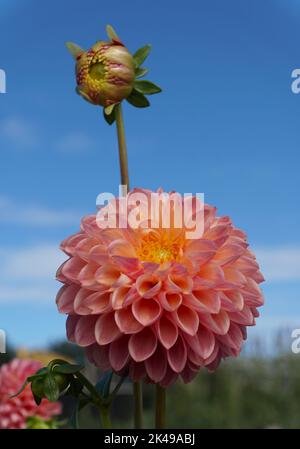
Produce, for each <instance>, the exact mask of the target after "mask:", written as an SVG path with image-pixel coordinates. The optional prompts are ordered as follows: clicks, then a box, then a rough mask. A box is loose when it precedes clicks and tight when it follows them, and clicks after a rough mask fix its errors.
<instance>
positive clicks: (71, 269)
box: [61, 256, 86, 282]
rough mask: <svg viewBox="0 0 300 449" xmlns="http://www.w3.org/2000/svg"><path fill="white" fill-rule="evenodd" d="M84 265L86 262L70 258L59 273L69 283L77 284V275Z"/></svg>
mask: <svg viewBox="0 0 300 449" xmlns="http://www.w3.org/2000/svg"><path fill="white" fill-rule="evenodd" d="M85 265H86V262H84V261H83V260H82V259H79V257H76V256H75V257H71V259H69V260H67V262H65V263H64V265H63V266H62V270H61V272H62V274H63V275H64V276H65V277H66V278H67V279H69V280H70V281H73V282H78V276H79V273H80V271H81V270H82V269H83V268H84V267H85Z"/></svg>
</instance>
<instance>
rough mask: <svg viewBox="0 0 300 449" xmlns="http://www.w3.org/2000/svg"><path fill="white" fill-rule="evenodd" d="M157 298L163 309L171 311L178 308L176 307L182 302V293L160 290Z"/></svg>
mask: <svg viewBox="0 0 300 449" xmlns="http://www.w3.org/2000/svg"><path fill="white" fill-rule="evenodd" d="M158 299H159V301H160V304H161V305H162V307H163V308H164V309H165V310H168V311H169V312H173V311H174V310H176V309H178V307H179V306H180V305H181V303H182V295H181V294H180V293H176V292H174V293H168V292H161V293H160V294H159V295H158Z"/></svg>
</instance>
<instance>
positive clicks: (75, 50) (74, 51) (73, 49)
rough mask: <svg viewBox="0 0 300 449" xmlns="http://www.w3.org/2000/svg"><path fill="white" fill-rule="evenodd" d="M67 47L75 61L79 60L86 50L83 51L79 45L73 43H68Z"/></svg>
mask: <svg viewBox="0 0 300 449" xmlns="http://www.w3.org/2000/svg"><path fill="white" fill-rule="evenodd" d="M66 46H67V49H68V50H69V52H70V53H71V55H72V56H73V58H74V59H77V58H78V56H80V55H82V53H84V50H82V48H80V47H79V45H77V44H74V43H73V42H66Z"/></svg>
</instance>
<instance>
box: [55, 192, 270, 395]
mask: <svg viewBox="0 0 300 449" xmlns="http://www.w3.org/2000/svg"><path fill="white" fill-rule="evenodd" d="M136 193H142V194H143V195H145V197H146V198H149V199H150V196H151V192H150V191H148V190H137V189H135V190H133V191H132V192H130V193H129V194H128V195H127V200H129V199H130V198H131V195H133V194H136ZM165 195H167V197H168V200H169V202H170V204H171V208H173V201H172V200H173V199H174V198H175V195H176V194H174V193H170V194H165ZM196 201H197V200H196V199H194V203H193V204H196ZM116 204H117V205H118V204H120V200H119V201H117V202H116ZM108 208H109V205H108V206H106V207H104V208H103V209H101V211H100V218H101V219H103V217H105V216H107V215H108V210H109V209H108ZM143 210H144V212H145V209H142V211H141V212H140V213H141V216H142V218H143V213H144V212H143ZM130 211H131V212H132V208H131V209H130V210H129V213H128V211H126V212H124V210H123V208H121V207H119V208H117V222H118V224H119V226H118V227H115V228H114V229H111V228H107V229H105V228H103V226H102V225H101V223H100V221H101V220H99V214H98V215H90V216H87V217H84V218H83V219H82V222H81V230H80V231H79V232H78V233H76V234H75V235H72V236H71V237H69V238H67V239H66V240H64V241H63V242H62V244H61V249H62V250H63V251H64V252H65V253H66V254H67V255H68V256H69V259H68V260H67V261H66V262H65V263H64V264H63V265H62V266H61V267H60V268H59V270H58V273H57V279H58V280H59V281H61V282H62V283H64V286H63V287H62V288H61V290H60V291H59V293H58V296H57V305H58V309H59V311H60V312H62V313H65V314H67V315H68V319H67V336H68V338H69V340H70V341H72V342H75V343H77V344H78V345H79V346H82V347H85V348H86V353H87V356H88V358H89V360H90V361H91V362H92V363H94V364H95V365H97V366H98V367H99V368H100V369H102V370H109V369H112V370H113V371H114V372H116V373H117V374H120V375H124V374H128V375H129V376H130V377H131V378H132V379H133V380H134V381H138V380H140V379H144V380H145V381H148V382H152V383H157V384H160V385H161V386H162V387H166V386H168V385H170V384H172V383H173V382H175V381H176V379H177V378H178V376H181V377H182V379H183V381H184V382H185V383H187V382H190V381H191V380H192V379H193V378H194V377H195V376H196V374H197V373H198V371H199V369H200V368H202V367H206V368H207V369H209V370H215V369H216V368H217V366H218V365H219V363H220V361H221V359H224V358H226V357H228V356H237V355H238V354H239V353H240V351H241V348H242V344H243V340H245V339H246V328H247V327H248V326H253V325H254V324H255V319H256V317H258V315H259V313H258V310H257V308H258V307H260V306H261V305H262V304H263V296H262V292H261V290H260V288H259V284H260V283H261V282H262V281H263V276H262V274H261V273H260V271H259V266H258V264H257V262H256V259H255V256H254V254H253V253H252V252H251V250H250V249H249V247H248V243H247V238H246V235H245V233H244V232H243V231H241V230H240V229H238V228H236V227H235V226H234V225H233V223H232V221H231V219H230V218H229V217H227V216H223V217H218V216H217V214H216V208H215V207H212V206H209V205H207V204H205V205H204V204H202V211H203V227H202V231H201V235H199V236H198V237H197V238H187V235H188V234H187V232H186V231H187V226H186V225H183V226H182V227H181V228H177V227H175V225H174V221H172V220H171V221H170V225H169V227H167V228H166V227H165V226H162V223H163V219H164V216H163V215H164V209H163V208H159V213H158V217H156V222H155V221H154V222H153V221H151V223H150V224H149V220H148V221H147V219H146V218H145V221H143V220H142V221H141V223H140V225H139V226H137V227H136V226H133V225H132V222H131V221H130ZM191 217H194V218H195V219H196V220H197V219H198V217H197V214H196V212H195V208H194V205H193V208H192V213H191ZM124 224H125V225H126V226H127V227H126V226H124ZM145 224H147V226H146V225H145Z"/></svg>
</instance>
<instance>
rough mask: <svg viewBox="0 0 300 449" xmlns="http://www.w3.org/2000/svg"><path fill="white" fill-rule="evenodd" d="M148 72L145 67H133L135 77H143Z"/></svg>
mask: <svg viewBox="0 0 300 449" xmlns="http://www.w3.org/2000/svg"><path fill="white" fill-rule="evenodd" d="M147 73H148V69H146V68H145V67H138V68H137V69H135V77H136V78H143V76H145V75H146V74H147Z"/></svg>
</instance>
